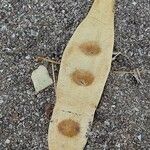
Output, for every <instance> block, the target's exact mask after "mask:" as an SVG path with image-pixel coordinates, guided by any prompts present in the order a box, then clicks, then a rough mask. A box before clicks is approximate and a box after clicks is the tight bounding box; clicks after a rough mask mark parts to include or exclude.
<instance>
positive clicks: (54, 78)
mask: <svg viewBox="0 0 150 150" xmlns="http://www.w3.org/2000/svg"><path fill="white" fill-rule="evenodd" d="M51 66H52V75H53V82H54V89H55V92H56V77H55V70H54V64H53V63H52V65H51Z"/></svg>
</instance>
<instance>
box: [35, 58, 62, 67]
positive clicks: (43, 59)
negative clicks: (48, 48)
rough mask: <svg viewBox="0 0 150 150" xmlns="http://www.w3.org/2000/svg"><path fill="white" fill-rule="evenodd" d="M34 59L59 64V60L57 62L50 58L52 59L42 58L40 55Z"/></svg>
mask: <svg viewBox="0 0 150 150" xmlns="http://www.w3.org/2000/svg"><path fill="white" fill-rule="evenodd" d="M36 60H37V61H38V60H40V61H46V62H50V63H52V64H57V65H60V62H58V61H55V60H52V59H50V58H44V57H41V56H38V57H37V58H36Z"/></svg>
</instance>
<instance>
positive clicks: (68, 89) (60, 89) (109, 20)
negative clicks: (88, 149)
mask: <svg viewBox="0 0 150 150" xmlns="http://www.w3.org/2000/svg"><path fill="white" fill-rule="evenodd" d="M113 7H114V2H113V0H95V1H94V3H93V6H92V8H91V10H90V12H89V14H88V16H87V17H86V18H85V20H84V21H83V22H82V23H81V24H80V25H79V27H78V28H77V30H76V31H75V33H74V35H73V36H72V38H71V39H70V42H69V43H68V45H67V47H66V49H65V51H64V54H63V58H62V61H61V66H60V72H59V77H58V83H57V95H56V96H57V99H56V105H55V108H54V111H53V115H52V119H51V122H50V125H49V133H48V144H49V149H50V150H83V149H84V147H85V144H86V142H87V138H88V137H87V135H88V134H87V132H88V131H89V123H91V122H93V117H94V113H95V109H96V107H97V105H98V103H99V99H100V96H101V95H102V92H103V89H104V86H105V83H106V80H107V77H108V74H109V71H110V67H111V61H112V52H113V44H114V13H113Z"/></svg>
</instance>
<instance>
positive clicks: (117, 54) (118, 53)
mask: <svg viewBox="0 0 150 150" xmlns="http://www.w3.org/2000/svg"><path fill="white" fill-rule="evenodd" d="M113 55H115V56H114V57H113V58H112V61H114V60H116V58H117V57H118V56H119V55H121V52H114V53H113Z"/></svg>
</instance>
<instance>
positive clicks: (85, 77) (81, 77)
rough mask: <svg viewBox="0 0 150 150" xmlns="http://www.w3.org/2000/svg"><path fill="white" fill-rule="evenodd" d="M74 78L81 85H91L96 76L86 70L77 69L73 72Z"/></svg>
mask: <svg viewBox="0 0 150 150" xmlns="http://www.w3.org/2000/svg"><path fill="white" fill-rule="evenodd" d="M72 80H73V81H74V82H75V83H76V84H77V85H80V86H89V85H91V84H92V83H93V81H94V76H93V75H92V74H91V73H90V72H89V71H85V70H76V71H75V72H73V74H72Z"/></svg>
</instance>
